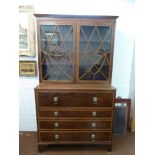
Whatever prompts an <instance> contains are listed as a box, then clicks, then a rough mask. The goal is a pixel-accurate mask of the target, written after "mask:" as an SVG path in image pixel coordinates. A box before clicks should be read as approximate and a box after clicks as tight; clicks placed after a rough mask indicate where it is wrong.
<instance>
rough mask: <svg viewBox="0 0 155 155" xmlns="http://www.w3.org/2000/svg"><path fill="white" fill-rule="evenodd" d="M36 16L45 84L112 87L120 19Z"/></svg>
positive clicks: (40, 66)
mask: <svg viewBox="0 0 155 155" xmlns="http://www.w3.org/2000/svg"><path fill="white" fill-rule="evenodd" d="M36 17H37V19H38V20H37V29H38V51H39V54H38V57H39V79H40V82H41V83H42V82H43V83H90V82H91V83H105V84H111V77H112V64H113V50H114V34H115V21H116V18H117V17H118V16H64V15H47V14H46V15H41V14H37V15H36ZM39 19H41V20H39ZM81 19H82V20H81ZM84 19H85V20H84ZM102 19H103V20H102Z"/></svg>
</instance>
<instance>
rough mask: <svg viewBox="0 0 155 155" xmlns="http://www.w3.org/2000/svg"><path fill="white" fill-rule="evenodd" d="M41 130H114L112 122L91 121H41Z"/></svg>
mask: <svg viewBox="0 0 155 155" xmlns="http://www.w3.org/2000/svg"><path fill="white" fill-rule="evenodd" d="M39 127H40V130H73V129H77V130H79V129H80V130H90V129H92V130H93V129H94V130H97V129H102V130H111V129H112V121H111V120H105V121H103V120H102V121H99V120H95V121H92V120H89V121H85V120H84V121H81V120H74V121H70V120H63V121H51V120H49V121H47V120H43V121H42V120H41V121H39Z"/></svg>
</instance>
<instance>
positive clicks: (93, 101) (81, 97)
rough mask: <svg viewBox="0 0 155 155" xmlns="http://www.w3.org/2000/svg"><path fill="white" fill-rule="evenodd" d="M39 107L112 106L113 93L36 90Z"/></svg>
mask: <svg viewBox="0 0 155 155" xmlns="http://www.w3.org/2000/svg"><path fill="white" fill-rule="evenodd" d="M37 98H38V106H39V107H112V106H113V93H53V92H38V94H37Z"/></svg>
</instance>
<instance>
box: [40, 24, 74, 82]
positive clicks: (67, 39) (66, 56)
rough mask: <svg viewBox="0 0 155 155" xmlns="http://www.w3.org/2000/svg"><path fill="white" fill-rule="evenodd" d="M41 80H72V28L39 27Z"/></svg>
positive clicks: (68, 26)
mask: <svg viewBox="0 0 155 155" xmlns="http://www.w3.org/2000/svg"><path fill="white" fill-rule="evenodd" d="M40 31H41V64H42V79H43V80H72V79H73V61H72V60H73V59H72V58H73V27H72V26H71V25H41V27H40Z"/></svg>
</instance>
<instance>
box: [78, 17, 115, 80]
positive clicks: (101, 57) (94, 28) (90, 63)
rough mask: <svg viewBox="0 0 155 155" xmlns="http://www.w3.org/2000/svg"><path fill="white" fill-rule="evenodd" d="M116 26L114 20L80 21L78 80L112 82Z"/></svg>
mask: <svg viewBox="0 0 155 155" xmlns="http://www.w3.org/2000/svg"><path fill="white" fill-rule="evenodd" d="M114 26H115V23H112V22H110V21H109V22H107V21H105V22H103V21H102V22H97V21H95V22H93V20H92V21H88V22H86V21H82V22H79V23H78V33H79V34H78V36H79V37H78V41H77V42H78V45H77V46H78V51H77V53H78V62H77V68H78V71H77V80H78V82H90V81H91V82H98V81H99V82H110V81H111V72H112V55H113V42H114V41H113V38H114Z"/></svg>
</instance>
